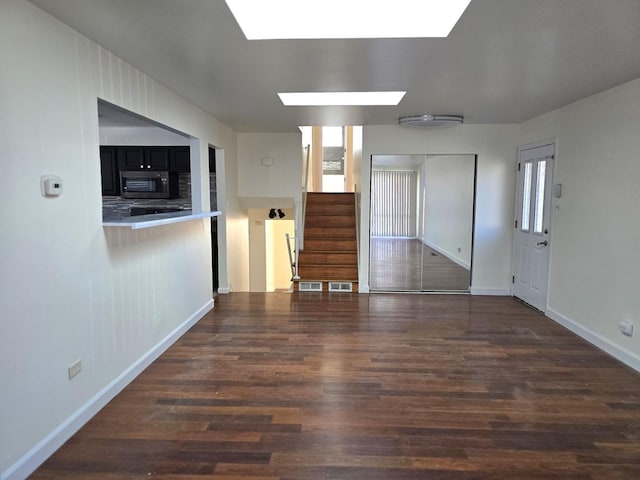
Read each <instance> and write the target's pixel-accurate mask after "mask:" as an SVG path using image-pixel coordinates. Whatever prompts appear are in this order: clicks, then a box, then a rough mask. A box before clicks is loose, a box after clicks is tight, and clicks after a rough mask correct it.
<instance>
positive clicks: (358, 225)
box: [353, 183, 360, 271]
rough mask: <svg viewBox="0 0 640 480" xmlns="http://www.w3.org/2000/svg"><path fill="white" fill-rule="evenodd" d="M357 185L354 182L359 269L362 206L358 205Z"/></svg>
mask: <svg viewBox="0 0 640 480" xmlns="http://www.w3.org/2000/svg"><path fill="white" fill-rule="evenodd" d="M356 187H357V185H356V184H355V183H354V184H353V204H354V207H355V209H356V255H357V258H358V271H359V270H360V219H359V214H360V206H359V205H358V191H357V190H356Z"/></svg>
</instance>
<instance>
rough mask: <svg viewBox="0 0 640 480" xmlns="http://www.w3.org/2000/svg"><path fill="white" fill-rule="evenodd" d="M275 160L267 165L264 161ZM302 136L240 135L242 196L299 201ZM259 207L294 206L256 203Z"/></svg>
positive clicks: (239, 183) (239, 175)
mask: <svg viewBox="0 0 640 480" xmlns="http://www.w3.org/2000/svg"><path fill="white" fill-rule="evenodd" d="M266 158H270V159H271V160H273V164H272V165H271V166H264V165H263V164H262V160H263V159H266ZM301 178H302V133H300V132H295V133H238V194H239V196H240V197H257V198H260V199H262V198H264V199H265V200H268V199H270V198H289V199H295V200H299V199H300V198H301V191H302V183H301V180H300V179H301ZM253 206H254V207H255V208H272V207H275V208H279V207H283V206H286V207H289V206H293V203H291V204H290V205H267V204H264V203H262V204H260V205H257V204H254V205H253Z"/></svg>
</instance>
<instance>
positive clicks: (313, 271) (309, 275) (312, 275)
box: [298, 265, 358, 282]
mask: <svg viewBox="0 0 640 480" xmlns="http://www.w3.org/2000/svg"><path fill="white" fill-rule="evenodd" d="M298 274H299V275H300V278H301V279H302V280H304V281H312V280H314V279H316V280H340V281H345V282H350V281H354V280H357V279H358V268H357V267H330V266H317V265H316V266H313V267H302V266H299V267H298Z"/></svg>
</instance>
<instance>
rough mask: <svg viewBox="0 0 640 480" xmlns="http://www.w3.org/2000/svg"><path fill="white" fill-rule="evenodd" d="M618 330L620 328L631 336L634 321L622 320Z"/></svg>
mask: <svg viewBox="0 0 640 480" xmlns="http://www.w3.org/2000/svg"><path fill="white" fill-rule="evenodd" d="M618 330H620V331H621V332H622V333H623V334H624V335H626V336H628V337H631V336H633V323H632V322H631V320H622V321H621V322H620V323H619V324H618Z"/></svg>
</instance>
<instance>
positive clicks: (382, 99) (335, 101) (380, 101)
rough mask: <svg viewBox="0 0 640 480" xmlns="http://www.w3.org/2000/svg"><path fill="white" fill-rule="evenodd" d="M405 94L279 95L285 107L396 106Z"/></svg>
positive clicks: (314, 93)
mask: <svg viewBox="0 0 640 480" xmlns="http://www.w3.org/2000/svg"><path fill="white" fill-rule="evenodd" d="M405 93H407V92H294V93H279V94H278V96H279V97H280V100H282V103H283V104H285V105H287V106H362V105H398V103H400V100H402V97H404V95H405Z"/></svg>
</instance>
